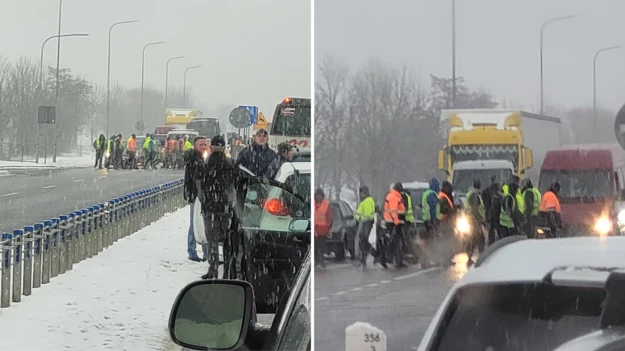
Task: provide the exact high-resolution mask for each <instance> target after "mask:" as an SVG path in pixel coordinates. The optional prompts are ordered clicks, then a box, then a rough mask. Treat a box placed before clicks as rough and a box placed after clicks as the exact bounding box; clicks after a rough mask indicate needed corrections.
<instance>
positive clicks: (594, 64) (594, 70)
mask: <svg viewBox="0 0 625 351" xmlns="http://www.w3.org/2000/svg"><path fill="white" fill-rule="evenodd" d="M620 47H621V45H615V46H610V47H607V48H603V49H599V50H598V51H597V52H596V53H595V57H594V58H593V61H592V114H593V117H594V126H593V130H594V133H593V135H594V141H595V142H597V57H598V56H599V54H600V53H602V52H605V51H608V50H614V49H618V48H620Z"/></svg>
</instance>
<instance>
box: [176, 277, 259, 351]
mask: <svg viewBox="0 0 625 351" xmlns="http://www.w3.org/2000/svg"><path fill="white" fill-rule="evenodd" d="M253 306H254V295H253V292H252V285H251V284H250V283H248V282H246V281H241V280H221V279H210V280H200V281H196V282H193V283H191V284H188V285H187V286H185V287H184V288H183V289H182V291H180V293H179V294H178V297H177V298H176V301H175V302H174V306H173V307H172V309H171V314H170V316H169V335H170V337H171V339H172V341H173V342H174V343H176V344H177V345H179V346H182V347H184V348H188V349H193V350H236V349H239V348H240V347H241V346H242V345H243V343H244V342H245V338H246V336H247V332H248V328H249V326H250V321H251V319H252V311H253Z"/></svg>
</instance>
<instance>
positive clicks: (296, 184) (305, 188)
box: [284, 173, 311, 202]
mask: <svg viewBox="0 0 625 351" xmlns="http://www.w3.org/2000/svg"><path fill="white" fill-rule="evenodd" d="M310 179H311V177H310V173H308V174H306V173H300V174H299V175H295V174H292V175H290V176H288V177H287V178H286V180H285V181H284V184H286V185H288V186H289V187H291V188H293V190H294V191H295V193H296V194H298V195H300V196H302V197H303V198H304V199H305V200H306V201H307V202H310V193H311V190H310Z"/></svg>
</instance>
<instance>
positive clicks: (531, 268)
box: [456, 236, 625, 287]
mask: <svg viewBox="0 0 625 351" xmlns="http://www.w3.org/2000/svg"><path fill="white" fill-rule="evenodd" d="M623 252H625V237H620V236H614V237H607V238H599V237H578V238H562V239H545V240H521V241H518V242H515V243H511V244H508V245H505V246H503V247H501V248H499V249H498V250H496V251H494V252H492V253H490V255H489V256H488V258H487V259H486V260H485V261H484V262H483V263H482V264H481V265H480V266H479V267H472V268H470V269H469V270H468V272H467V273H466V274H465V275H464V277H463V278H462V279H461V280H460V281H459V282H458V284H457V285H456V287H461V286H464V285H469V284H479V283H492V282H513V281H541V280H542V279H543V278H544V277H545V276H546V275H547V274H548V273H549V272H550V271H552V270H553V269H555V268H559V267H585V268H586V267H588V268H600V267H615V268H625V260H624V259H623Z"/></svg>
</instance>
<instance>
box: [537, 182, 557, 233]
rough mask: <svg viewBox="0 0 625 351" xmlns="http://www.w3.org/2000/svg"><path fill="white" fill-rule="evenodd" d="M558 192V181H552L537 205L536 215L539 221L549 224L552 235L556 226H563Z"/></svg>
mask: <svg viewBox="0 0 625 351" xmlns="http://www.w3.org/2000/svg"><path fill="white" fill-rule="evenodd" d="M559 194H560V183H558V182H557V181H554V182H553V183H552V184H551V187H550V188H549V190H547V191H546V192H545V194H544V195H543V197H542V199H541V200H540V206H539V207H538V215H539V217H540V219H541V222H543V223H546V224H547V225H548V226H549V228H550V229H551V235H552V236H555V234H556V230H557V229H558V228H559V229H562V228H563V225H562V217H561V213H562V208H561V207H560V200H559V199H558V195H559Z"/></svg>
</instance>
